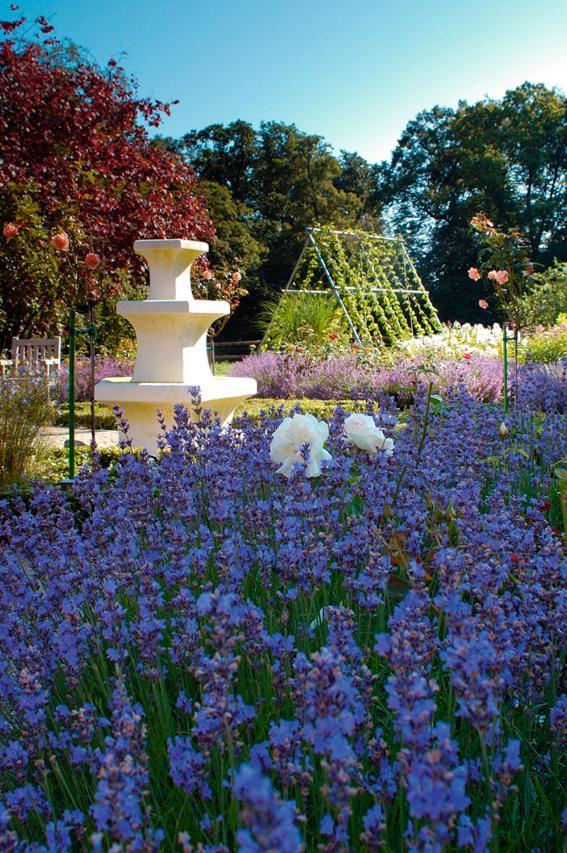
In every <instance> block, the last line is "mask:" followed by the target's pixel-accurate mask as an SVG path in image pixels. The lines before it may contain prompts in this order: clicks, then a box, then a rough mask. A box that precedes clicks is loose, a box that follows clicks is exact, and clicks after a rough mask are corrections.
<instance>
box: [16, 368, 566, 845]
mask: <svg viewBox="0 0 567 853" xmlns="http://www.w3.org/2000/svg"><path fill="white" fill-rule="evenodd" d="M361 411H362V409H361ZM345 417H346V413H345V412H343V411H342V410H340V409H338V410H337V411H336V413H335V415H334V417H333V419H332V421H331V422H330V423H329V435H328V439H327V440H326V442H325V450H326V451H327V453H325V454H323V444H322V442H323V440H324V438H325V436H326V429H325V428H324V427H319V428H318V430H319V433H318V435H320V438H321V442H319V443H317V442H315V441H314V440H313V441H311V440H310V439H306V441H305V443H302V444H301V446H298V447H296V448H295V449H296V451H297V453H298V456H297V459H298V461H297V462H296V464H295V465H292V466H291V467H289V468H288V469H286V471H285V473H286V476H284V475H283V474H282V471H281V469H278V462H277V461H274V457H275V455H276V454H275V452H274V450H273V446H272V455H270V447H271V443H272V440H273V436H274V432H275V430H276V428H277V427H278V426H279V425H280V424H281V422H282V420H281V415H280V414H279V413H278V412H277V411H271V412H266V413H265V414H264V416H263V417H262V419H261V421H260V423H259V424H258V425H255V424H252V423H251V422H250V421H248V420H247V419H246V418H245V417H244V418H241V419H240V420H239V421H238V422H236V423H235V424H234V426H233V428H232V429H231V430H228V431H221V430H220V429H219V428H218V427H217V426H215V425H214V424H212V423H211V422H210V421H207V419H206V417H205V419H204V421H203V422H202V423H201V424H199V425H197V426H194V425H192V424H191V423H190V422H189V421H188V419H187V416H186V413H184V412H183V411H182V410H180V411H179V412H178V422H177V425H176V427H175V429H174V430H173V431H172V432H171V433H170V434H169V435H168V436H167V447H166V448H165V450H164V453H163V454H162V458H161V461H160V462H158V463H156V462H155V461H154V460H153V459H151V458H149V457H147V456H144V455H142V456H136V455H133V454H130V453H125V454H123V456H122V457H121V459H120V462H119V464H118V465H117V466H116V468H115V469H110V470H109V469H103V468H100V467H97V466H96V464H95V467H94V468H93V469H92V470H85V471H84V472H83V473H82V474H81V475H80V476H79V478H78V479H77V481H76V482H75V484H74V486H73V488H72V491H71V492H70V493H68V494H65V493H64V492H61V491H60V490H57V489H54V488H47V487H41V486H38V487H37V489H36V491H35V493H34V494H33V496H32V497H30V498H26V500H24V499H17V498H14V499H10V500H4V501H3V502H2V504H1V505H0V538H1V541H2V556H1V558H0V607H1V612H2V618H1V627H0V680H1V687H0V694H1V696H2V699H1V705H0V714H1V716H0V732H1V746H0V768H1V778H2V780H3V782H2V785H3V789H2V793H1V801H2V806H1V807H0V848H1V849H2V850H7V851H8V850H9V851H12V850H13V851H16V850H24V849H25V850H34V851H39V850H42V851H43V850H49V851H56V850H57V851H64V850H83V849H93V850H110V849H112V850H132V851H135V850H145V851H149V850H183V851H198V850H199V851H200V850H203V851H211V853H212V851H218V853H220V851H233V850H239V851H244V852H245V853H252V851H290V853H292V851H300V850H308V851H315V850H320V851H329V852H330V851H345V850H361V851H374V850H379V849H385V850H424V851H441V850H456V849H459V850H474V851H482V850H501V851H504V850H506V851H508V850H559V849H560V847H561V843H562V842H561V839H562V820H563V821H565V812H563V817H562V811H563V809H564V794H565V791H564V788H563V787H562V781H561V780H562V779H564V770H565V767H564V760H565V742H566V735H567V697H566V695H565V694H564V693H562V690H563V689H564V687H562V685H561V669H562V665H563V662H564V654H565V625H566V624H567V618H566V617H567V611H566V604H567V598H566V594H565V571H566V568H567V565H566V561H565V556H564V550H563V541H562V519H561V508H560V496H559V491H558V485H557V484H558V481H557V478H554V476H553V468H552V466H553V465H554V464H555V463H556V462H557V461H558V460H560V459H562V458H563V457H565V456H567V430H566V429H565V418H564V416H562V415H561V414H558V413H552V412H550V413H547V414H542V413H538V414H536V415H534V414H533V413H531V412H529V411H527V410H525V409H521V408H518V409H517V410H516V411H515V412H514V413H513V414H511V415H509V416H508V417H507V419H506V423H505V428H502V420H503V418H502V411H501V409H499V408H497V407H495V406H487V405H486V404H483V403H481V402H478V401H476V400H474V399H473V398H471V397H470V396H467V395H466V394H464V393H463V392H462V391H459V392H457V391H455V393H454V394H453V398H452V399H451V400H450V401H449V402H445V403H439V402H438V401H435V400H433V399H432V398H431V396H430V395H428V394H427V392H426V389H425V387H424V386H421V385H419V386H418V387H417V389H416V392H415V399H414V402H413V404H412V405H411V407H410V408H409V409H408V410H407V411H406V412H405V413H404V414H403V416H402V417H400V415H399V412H398V411H397V409H396V407H395V405H394V403H393V401H392V399H391V398H389V397H387V396H386V395H382V398H381V400H380V407H379V408H378V407H375V412H374V415H373V419H374V424H373V426H372V429H371V432H372V431H373V432H375V433H376V435H379V434H381V435H382V437H383V439H384V440H382V439H376V441H375V446H374V450H375V451H376V452H365V450H361V449H359V447H357V446H356V442H354V443H353V441H352V440H351V441H348V440H347V432H345V427H344V422H345ZM294 423H295V424H296V425H297V424H299V423H300V421H299V420H296V421H295V422H294ZM286 424H287V426H289V424H288V423H287V422H286ZM284 431H285V430H284ZM379 431H381V433H380V432H379ZM290 434H291V433H289V432H288V438H289V435H290ZM386 438H390V439H392V440H393V446H392V441H390V442H388V443H386ZM386 448H387V449H388V450H387V452H385V451H386ZM292 449H293V448H292ZM370 449H371V450H372V448H370ZM327 454H328V456H330V459H328V458H326V457H327ZM311 456H313V458H314V459H315V461H316V462H317V466H316V467H319V468H320V474H319V476H305V475H306V474H312V473H313V471H314V469H313V468H311V469H310V468H309V465H310V462H311V461H312V460H311Z"/></svg>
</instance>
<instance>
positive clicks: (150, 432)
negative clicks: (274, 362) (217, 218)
mask: <svg viewBox="0 0 567 853" xmlns="http://www.w3.org/2000/svg"><path fill="white" fill-rule="evenodd" d="M134 250H135V251H136V252H137V253H138V254H139V255H142V257H143V258H145V259H146V261H147V263H148V266H149V268H150V292H149V294H148V298H147V299H145V300H143V301H130V300H128V301H127V300H122V301H120V302H118V304H117V306H116V310H117V312H118V314H121V315H122V316H123V317H126V319H127V320H128V321H129V322H130V323H131V324H132V326H133V327H134V329H135V331H136V337H137V339H138V355H137V358H136V365H135V368H134V375H133V376H132V377H114V378H110V379H103V380H102V381H101V382H99V383H98V384H97V385H96V388H95V397H96V399H97V400H98V401H99V402H101V403H104V405H106V406H114V405H118V406H120V407H121V408H122V409H124V417H125V418H126V419H127V421H128V422H129V424H130V432H129V437H130V438H131V439H132V444H133V446H134V447H145V448H147V449H148V451H149V452H150V453H156V451H157V436H158V433H159V431H160V429H159V425H158V421H157V410H158V409H159V410H160V411H161V412H162V414H163V416H164V418H165V422H166V424H167V427H168V428H170V427H171V426H172V424H173V407H174V405H175V404H176V403H183V405H185V406H187V407H188V408H189V409H191V406H190V402H191V401H190V397H189V392H188V387H189V386H198V387H199V388H200V391H201V404H202V407H203V408H207V409H210V410H211V411H213V412H216V413H217V414H218V416H219V417H220V419H221V421H222V423H223V424H226V423H230V421H231V420H232V416H233V414H234V410H235V408H236V407H237V406H238V405H239V404H240V403H241V402H242V401H243V400H245V399H246V398H247V397H251V396H253V395H254V394H255V393H256V390H257V389H256V381H255V380H254V379H245V378H236V377H219V376H213V374H212V373H211V369H210V367H209V360H208V358H207V330H208V328H209V326H210V325H211V323H213V322H214V321H215V320H217V319H218V318H219V317H224V316H225V315H226V314H228V313H229V312H230V306H229V305H228V303H227V302H224V301H221V300H218V301H213V300H208V299H195V298H194V297H193V294H192V292H191V265H192V263H193V261H195V260H196V259H197V258H198V257H199V256H200V255H203V254H204V253H205V252H208V250H209V247H208V245H207V244H206V243H197V242H194V241H192V240H137V241H136V242H135V243H134Z"/></svg>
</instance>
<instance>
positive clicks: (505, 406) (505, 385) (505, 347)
mask: <svg viewBox="0 0 567 853" xmlns="http://www.w3.org/2000/svg"><path fill="white" fill-rule="evenodd" d="M502 344H503V349H504V412H507V411H508V331H507V329H506V326H504V336H503V338H502Z"/></svg>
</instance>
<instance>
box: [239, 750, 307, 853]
mask: <svg viewBox="0 0 567 853" xmlns="http://www.w3.org/2000/svg"><path fill="white" fill-rule="evenodd" d="M235 782H236V795H237V797H238V799H239V802H240V805H241V812H240V815H241V820H242V823H243V824H244V826H245V827H246V829H241V830H239V831H238V833H237V841H238V850H239V851H240V853H259V851H272V850H277V851H278V853H299V851H301V850H303V843H302V840H301V835H300V833H299V829H298V828H297V825H296V823H295V821H296V808H295V804H294V803H291V802H285V801H282V800H281V799H280V797H279V796H278V795H277V794H276V792H275V791H274V789H273V787H272V785H271V783H270V780H269V779H268V778H267V777H266V776H262V775H261V773H259V772H258V771H257V770H256V769H254V768H253V767H251V766H250V765H249V764H243V765H242V767H241V768H240V770H239V771H238V773H237V774H236V780H235Z"/></svg>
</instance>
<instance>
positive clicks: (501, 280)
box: [496, 270, 510, 284]
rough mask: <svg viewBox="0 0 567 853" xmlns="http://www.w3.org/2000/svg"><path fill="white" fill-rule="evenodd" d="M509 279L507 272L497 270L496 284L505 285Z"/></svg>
mask: <svg viewBox="0 0 567 853" xmlns="http://www.w3.org/2000/svg"><path fill="white" fill-rule="evenodd" d="M509 278H510V276H509V275H508V270H498V272H497V273H496V281H497V282H498V284H506V282H507V281H508V279H509Z"/></svg>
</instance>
